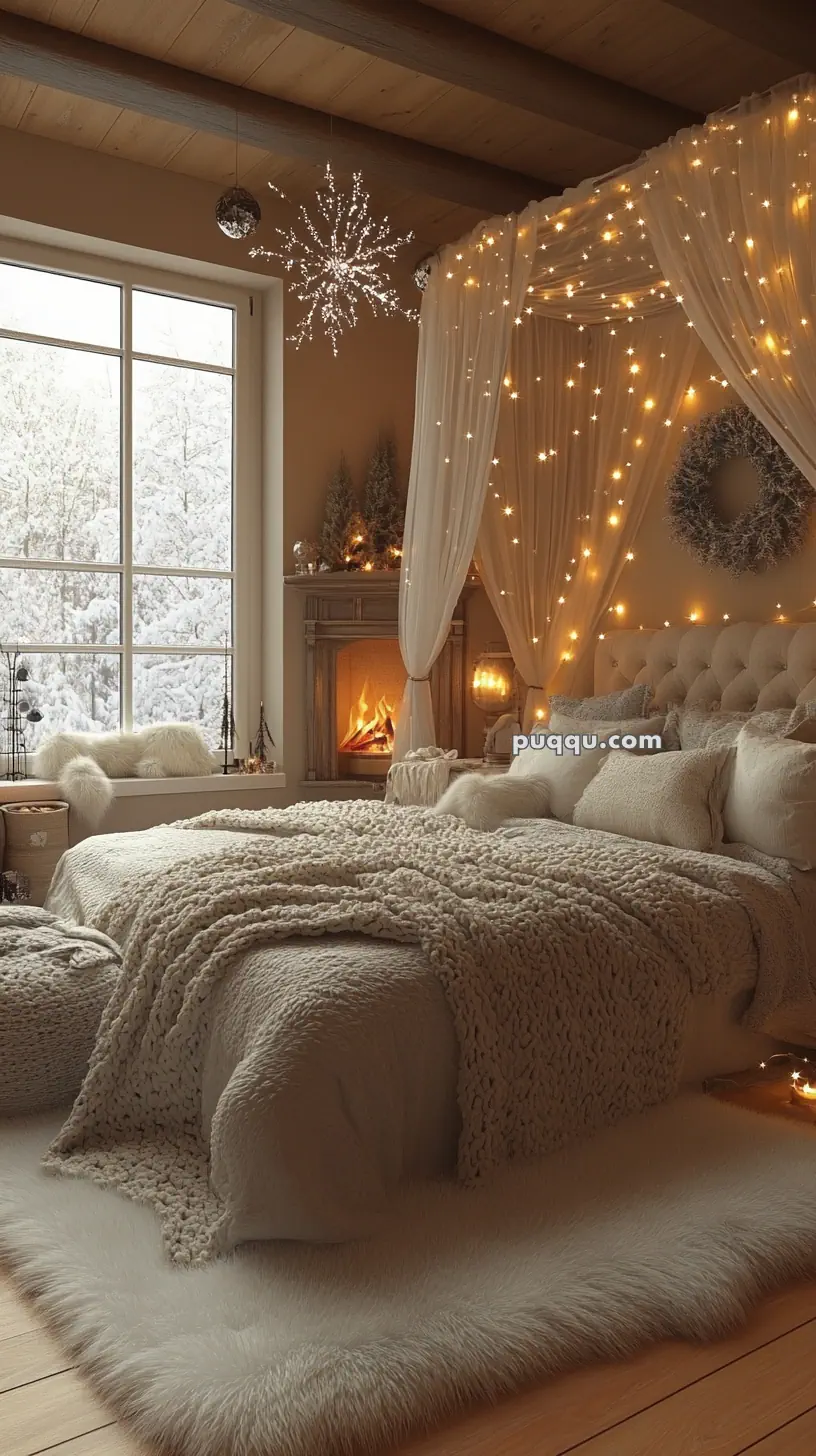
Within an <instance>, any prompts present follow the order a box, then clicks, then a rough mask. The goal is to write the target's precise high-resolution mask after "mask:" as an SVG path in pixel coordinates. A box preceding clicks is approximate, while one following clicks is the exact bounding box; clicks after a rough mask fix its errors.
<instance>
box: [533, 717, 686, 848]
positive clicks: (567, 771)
mask: <svg viewBox="0 0 816 1456" xmlns="http://www.w3.org/2000/svg"><path fill="white" fill-rule="evenodd" d="M662 728H663V719H662V718H629V719H625V720H624V721H623V722H596V721H594V720H593V721H592V722H589V721H582V720H581V719H579V718H568V717H566V716H565V715H564V714H562V713H553V715H552V717H551V718H550V722H549V726H548V728H547V729H546V730H542V733H541V738H542V741H543V739H544V738H545V737H546V735H547V733H560V734H562V735H564V734H567V733H577V734H579V735H587V734H595V735H597V737H598V738H599V739H603V738H604V737H605V735H606V734H608V733H636V734H637V735H638V736H640V734H642V733H656V734H659V733H660V732H661V731H662ZM609 753H610V749H608V748H585V749H583V750H582V752H581V753H571V752H567V751H565V752H564V753H556V752H555V750H554V749H552V748H523V749H522V750H521V753H518V754H516V757H515V758H514V759H513V762H512V763H511V765H510V776H511V777H523V778H527V777H531V778H538V779H543V780H544V782H545V783H546V784H548V785H549V790H550V813H551V814H552V816H553V818H554V819H563V820H564V821H565V822H566V823H568V824H569V823H571V821H572V815H573V811H574V809H575V805H576V804H577V803H578V800H579V799H580V797H581V795H582V794H583V792H584V789H585V788H586V786H587V784H588V783H589V782H590V781H591V780H592V779H593V778H594V777H595V775H596V773H597V772H598V770H599V768H600V767H601V765H602V763H603V762H604V760H605V759H606V758H607V756H608V754H609Z"/></svg>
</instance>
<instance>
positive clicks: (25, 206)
mask: <svg viewBox="0 0 816 1456" xmlns="http://www.w3.org/2000/svg"><path fill="white" fill-rule="evenodd" d="M0 138H1V140H0V161H1V162H2V181H3V192H2V199H0V207H2V210H3V212H4V213H5V214H6V215H7V217H8V218H11V219H15V220H18V222H19V221H21V222H23V223H24V224H33V225H36V226H39V227H48V228H52V229H54V228H55V229H60V230H62V231H63V232H65V233H69V234H75V235H77V237H78V239H80V240H81V238H82V237H85V238H88V239H95V240H104V241H107V242H113V243H115V244H121V245H130V246H135V247H139V248H142V249H146V250H148V251H150V252H152V253H156V254H165V255H171V256H173V257H174V258H177V259H190V260H194V261H197V262H198V263H199V264H204V265H208V266H211V265H215V266H220V267H227V268H236V267H240V268H241V269H242V270H244V273H245V274H247V273H255V274H256V275H257V276H258V278H259V279H260V280H266V279H268V277H269V274H270V268H269V265H267V264H265V263H263V262H262V261H260V260H258V261H253V260H252V259H250V258H249V256H248V249H247V248H245V247H244V246H243V245H241V244H236V243H232V242H230V241H229V240H228V239H226V238H224V237H223V235H222V234H221V233H220V232H219V231H218V229H217V227H216V226H215V223H214V221H213V215H212V211H213V205H214V202H215V198H216V196H217V194H218V191H219V188H218V186H217V184H214V183H206V182H202V181H199V180H196V179H193V178H189V177H183V176H179V175H177V174H175V173H172V174H171V173H168V172H162V171H160V170H157V169H154V168H149V167H143V166H140V165H138V164H136V163H132V162H128V161H124V160H121V159H117V158H115V157H110V156H106V155H102V154H101V153H97V152H91V151H85V150H82V149H81V148H74V147H68V146H65V145H62V144H60V143H57V142H52V141H48V140H45V139H43V138H39V137H35V136H32V135H28V134H23V133H20V132H10V131H2V132H0ZM261 200H262V203H263V206H264V209H265V231H266V236H267V237H268V236H269V233H270V232H271V228H272V226H273V224H274V221H275V218H276V216H278V217H279V216H280V214H276V204H275V203H274V202H273V200H272V199H271V197H264V198H262V199H261ZM277 206H278V207H279V206H280V204H277ZM78 245H81V242H80V243H79V244H78ZM97 245H98V244H97ZM410 263H411V258H410V256H409V254H408V253H406V257H405V263H404V271H403V274H402V276H401V278H400V280H399V281H400V282H401V284H402V287H403V289H404V294H405V296H406V297H407V298H408V299H411V297H412V294H411V284H410V279H409V278H408V276H407V275H408V271H409V267H410ZM294 317H295V310H294V309H293V307H292V306H291V305H290V304H287V308H286V314H285V319H284V326H285V328H288V327H291V325H292V323H293V320H294ZM416 340H417V335H416V327H415V325H414V324H411V323H409V322H407V321H406V320H403V319H397V320H378V321H376V322H372V321H370V320H365V319H364V320H363V321H362V322H361V323H360V325H359V326H358V327H357V329H356V330H355V331H354V332H353V333H351V334H349V335H347V336H346V338H345V339H344V340H343V341H342V343H341V346H340V354H339V357H338V358H337V359H336V360H335V359H334V358H333V356H332V353H331V349H330V347H329V345H328V344H327V342H326V341H325V340H322V339H320V340H316V341H315V342H314V343H312V344H309V345H305V346H304V347H303V348H302V349H301V350H300V351H297V350H295V349H294V347H293V346H292V345H285V346H284V354H283V380H282V396H283V423H282V441H281V440H280V439H276V438H271V436H270V434H269V431H268V437H267V442H266V444H267V452H266V453H267V471H268V473H269V474H270V475H274V461H275V457H276V452H277V456H278V458H279V459H280V461H281V467H282V468H281V471H280V474H281V476H282V494H283V510H282V526H281V511H280V500H278V501H277V502H275V501H274V500H272V501H271V510H270V512H269V513H268V519H267V520H266V522H265V533H264V555H265V563H266V567H267V576H268V582H269V586H268V591H267V600H266V603H265V608H264V624H263V626H264V637H265V642H264V647H265V662H266V671H265V689H264V690H265V695H266V697H267V700H268V709H269V712H268V716H269V721H270V723H271V724H272V728H273V732H274V734H275V738H276V742H277V743H278V745H279V752H281V753H282V757H283V764H284V767H285V769H286V773H287V779H288V788H287V793H286V797H287V798H292V797H295V796H296V795H297V792H298V788H299V782H300V779H301V778H302V773H303V737H304V722H303V661H304V657H303V628H302V620H301V611H302V598H301V596H300V594H295V593H292V594H291V597H290V596H289V595H288V594H285V593H284V589H283V587H282V584H281V578H282V575H283V573H284V572H285V571H289V570H291V546H292V543H293V541H295V540H296V539H298V537H300V536H313V535H315V534H317V532H318V531H319V528H320V524H321V520H322V513H323V501H324V496H325V489H326V485H327V483H328V480H329V477H330V476H331V473H332V471H333V469H334V467H335V465H336V463H337V460H338V457H339V455H340V452H341V451H345V453H346V456H347V458H348V461H349V464H350V467H351V470H352V473H353V475H354V478H355V480H356V481H357V482H358V483H359V484H362V479H363V475H364V472H365V467H366V463H367V460H368V457H369V455H370V452H371V450H372V448H373V445H374V442H375V440H376V437H377V435H378V433H379V432H384V433H388V434H391V435H392V436H393V437H394V439H395V440H396V444H397V453H398V464H399V468H400V472H401V475H402V478H403V485H405V483H406V481H407V473H408V465H409V460H410V447H411V431H412V424H413V406H414V379H415V368H416ZM708 372H709V371H708V370H707V369H706V368H705V367H702V368H701V370H700V376H701V379H702V380H705V379H706V377H707V373H708ZM279 385H280V381H278V380H276V377H275V364H274V351H272V352H271V353H270V354H269V355H268V358H267V372H266V377H265V380H264V389H265V390H266V393H267V397H268V398H269V397H272V396H273V395H274V391H275V389H276V387H279ZM730 398H731V396H730V394H729V395H728V396H725V397H724V396H723V395H722V393H721V391H720V390H719V389H717V388H716V387H713V386H712V387H710V388H708V389H707V388H706V387H705V386H703V387H702V388H701V389H700V390H699V393H698V399H699V405H700V408H701V409H706V408H708V409H711V408H717V407H719V406H721V405H722V404H723V403H724V402H726V400H728V399H730ZM270 429H272V430H274V429H277V426H276V425H273V426H271V427H270ZM281 446H282V448H281ZM737 476H738V477H739V472H737ZM725 495H726V497H727V498H728V500H729V501H730V503H731V505H733V503H734V501H735V500H737V501H739V500H740V499H742V500H744V499H746V498H747V496H749V495H750V489H749V490H748V491H747V492H746V477H745V472H744V471H743V472H742V481H741V482H740V479H739V478H737V480H736V482H735V481H734V480H733V479H732V481H731V483H730V486H729V488H728V489H726V492H725ZM727 503H728V502H727ZM272 517H274V519H273V518H272ZM664 517H665V489H664V483H663V482H661V483H660V486H659V489H658V490H656V492H655V495H654V498H653V500H652V503H651V506H650V508H649V511H648V513H647V517H646V519H645V521H644V524H643V527H642V529H641V532H640V534H639V537H638V539H637V541H636V542H635V544H634V551H635V561H634V562H633V563H632V565H631V566H629V567H627V568H626V571H625V573H624V576H623V580H622V583H621V587H620V590H619V592H618V596H619V597H620V599H621V600H624V601H625V602H626V604H627V616H626V619H625V620H626V623H627V625H638V624H639V623H643V625H644V626H656V625H660V624H661V623H662V622H663V621H664V619H666V618H668V619H669V620H670V621H672V622H675V621H678V620H681V619H682V618H684V617H687V616H688V613H689V612H690V611H691V610H692V609H697V610H699V611H701V612H702V614H703V618H704V619H705V620H706V621H711V620H717V619H719V618H721V617H722V614H723V613H724V612H728V613H730V615H731V618H732V619H737V618H739V617H742V618H751V619H755V620H769V619H771V618H772V617H774V616H775V615H777V614H778V611H779V610H780V609H779V608H777V606H776V603H777V602H781V603H782V609H781V610H782V611H783V612H784V613H785V614H786V615H793V614H794V613H796V612H800V613H801V616H800V619H804V618H805V617H807V616H808V615H816V613H814V612H812V611H811V612H810V613H808V612H807V611H805V612H804V613H802V612H801V609H803V608H805V609H806V608H807V606H808V603H809V602H811V600H812V598H813V597H814V596H816V531H814V532H813V533H812V534H811V540H810V543H809V546H808V548H807V550H806V551H804V552H802V553H801V554H800V555H799V556H798V557H795V558H793V559H792V560H791V561H789V562H787V563H785V564H784V565H783V566H781V567H779V568H777V569H776V570H774V571H770V572H764V573H762V574H761V575H759V576H757V577H750V576H746V577H742V578H740V579H739V580H737V581H732V580H731V579H730V578H729V577H728V576H727V575H726V573H724V572H722V571H714V572H709V571H706V570H705V569H704V568H703V567H700V566H698V565H697V564H696V563H695V561H694V560H693V558H692V557H691V556H690V555H689V554H688V552H686V551H685V550H683V549H682V548H681V547H679V546H678V545H676V544H675V543H674V542H672V540H671V538H670V535H669V531H668V527H667V524H666V522H665V519H664ZM467 622H468V663H469V668H470V665H471V664H472V662H473V660H474V659H475V657H476V656H477V655H478V653H479V652H480V651H482V650H483V649H484V648H485V647H486V646H487V645H488V644H489V643H491V642H502V641H503V633H502V631H501V628H500V627H499V625H498V622H497V620H496V617H495V614H494V613H493V610H492V608H491V607H490V604H489V603H488V601H487V599H486V597H485V594H484V592H483V591H482V590H477V591H475V592H472V593H471V594H470V595H469V597H468V600H467ZM468 677H470V671H468ZM284 708H285V721H284V718H283V712H284ZM483 727H484V722H483V718H482V715H481V714H480V713H479V712H478V710H477V709H476V708H475V707H474V706H473V704H472V703H470V700H469V699H468V704H467V751H468V752H469V753H471V754H473V753H478V752H479V750H480V747H481V741H482V734H483ZM282 797H283V796H282V795H280V794H279V795H277V799H278V801H280V799H281V798H282ZM218 802H219V803H221V802H223V800H222V799H220V798H219V799H218ZM184 803H185V806H186V809H187V812H199V810H200V809H201V808H202V807H209V801H208V802H207V803H206V804H199V803H198V801H197V800H196V803H195V806H193V804H192V803H191V802H190V800H189V798H187V797H185V800H184ZM137 805H138V807H136V806H137ZM155 805H156V800H152V801H150V800H148V801H134V800H125V801H122V802H121V803H120V805H118V806H117V809H116V827H140V825H141V821H142V820H143V819H144V817H145V816H146V815H150V814H151V813H153V812H155V810H154V806H155ZM162 807H163V810H164V806H162ZM170 812H171V811H170V810H169V809H168V810H167V813H164V812H162V816H161V817H167V815H168V814H170ZM176 812H177V807H176V806H175V805H174V806H173V809H172V813H173V814H175V813H176ZM137 820H139V825H138V826H137V822H136V821H137ZM120 821H121V823H120Z"/></svg>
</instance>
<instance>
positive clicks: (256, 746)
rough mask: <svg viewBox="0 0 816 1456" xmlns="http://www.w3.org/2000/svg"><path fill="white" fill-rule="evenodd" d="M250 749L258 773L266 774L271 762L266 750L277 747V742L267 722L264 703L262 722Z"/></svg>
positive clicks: (259, 723) (261, 715)
mask: <svg viewBox="0 0 816 1456" xmlns="http://www.w3.org/2000/svg"><path fill="white" fill-rule="evenodd" d="M250 747H251V749H252V756H253V757H254V758H255V759H256V760H257V772H258V773H265V772H266V768H267V765H268V764H269V762H270V759H269V757H268V755H267V751H266V750H267V747H269V748H274V747H275V740H274V738H273V737H272V734H271V733H270V731H269V724H268V723H267V721H266V715H265V713H264V705H263V702H262V703H261V714H260V720H259V722H258V731H257V733H256V734H255V737H254V739H253V740H252V743H251V744H250Z"/></svg>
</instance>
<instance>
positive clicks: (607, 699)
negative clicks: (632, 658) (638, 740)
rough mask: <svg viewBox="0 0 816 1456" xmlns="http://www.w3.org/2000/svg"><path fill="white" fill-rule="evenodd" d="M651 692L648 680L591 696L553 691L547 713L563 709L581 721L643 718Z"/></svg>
mask: <svg viewBox="0 0 816 1456" xmlns="http://www.w3.org/2000/svg"><path fill="white" fill-rule="evenodd" d="M651 696H652V689H651V687H650V685H649V683H633V684H632V686H631V687H630V688H621V690H620V692H617V693H602V694H601V695H600V696H598V697H594V698H566V697H564V696H563V695H559V694H557V693H556V694H554V696H553V697H551V698H550V713H551V714H553V713H562V714H565V715H566V717H568V718H580V719H581V720H582V721H584V720H586V721H597V722H600V723H611V722H613V721H614V722H616V723H617V722H622V721H623V720H624V719H626V718H645V716H646V713H647V712H648V708H649V699H650V698H651ZM553 731H555V730H553Z"/></svg>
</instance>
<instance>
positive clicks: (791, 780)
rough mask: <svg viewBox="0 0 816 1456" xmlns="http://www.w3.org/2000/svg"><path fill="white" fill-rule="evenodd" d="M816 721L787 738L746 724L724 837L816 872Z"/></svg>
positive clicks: (807, 720)
mask: <svg viewBox="0 0 816 1456" xmlns="http://www.w3.org/2000/svg"><path fill="white" fill-rule="evenodd" d="M815 730H816V720H814V719H813V718H811V717H805V718H803V720H802V722H801V723H800V724H799V725H798V726H796V727H793V728H792V729H791V730H790V732H789V734H788V735H787V737H785V738H775V737H772V736H771V735H770V734H768V733H763V732H762V730H761V728H759V727H758V726H757V725H756V724H755V723H746V725H745V727H744V728H743V729H742V731H741V733H740V735H739V738H738V739H737V746H736V753H735V758H734V764H733V769H732V772H731V782H730V786H729V790H728V795H727V797H726V801H725V837H726V839H727V840H730V841H731V842H732V843H737V844H749V845H751V847H752V848H753V849H758V850H760V852H761V853H762V854H770V855H774V856H775V857H777V858H779V859H787V860H790V862H791V864H792V865H795V866H796V868H797V869H802V870H810V869H814V868H816V743H814V742H813V738H814V733H815Z"/></svg>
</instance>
